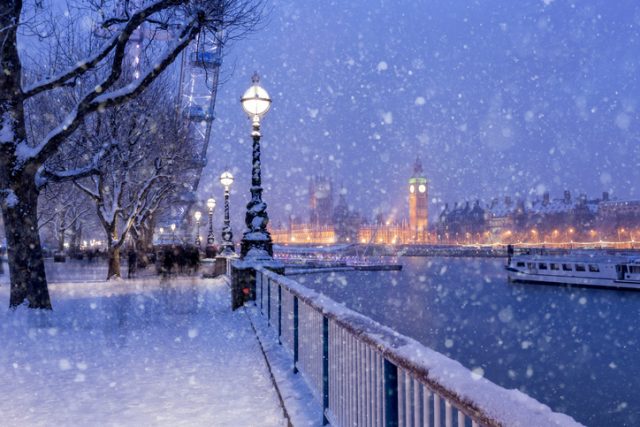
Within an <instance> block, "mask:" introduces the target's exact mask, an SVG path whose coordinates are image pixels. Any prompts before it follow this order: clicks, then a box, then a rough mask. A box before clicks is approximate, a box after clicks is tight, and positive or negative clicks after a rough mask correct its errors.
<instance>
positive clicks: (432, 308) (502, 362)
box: [295, 258, 640, 426]
mask: <svg viewBox="0 0 640 427" xmlns="http://www.w3.org/2000/svg"><path fill="white" fill-rule="evenodd" d="M503 263H504V261H503V260H497V259H480V258H477V259H475V258H474V259H470V258H466V259H460V258H441V259H434V258H403V264H404V269H403V271H400V272H340V273H330V274H315V275H308V276H295V280H297V281H299V282H303V283H305V284H307V285H309V286H311V287H313V288H314V289H317V290H319V291H321V292H323V293H325V294H327V295H329V296H331V297H332V298H333V299H335V300H337V301H340V302H345V303H346V304H347V306H348V307H350V308H352V309H354V310H356V311H359V312H361V313H363V314H365V315H367V316H370V317H372V318H373V319H375V320H377V321H379V322H381V323H383V324H385V325H388V326H390V327H392V328H394V329H396V330H397V331H399V332H400V333H403V334H405V335H408V336H410V337H412V338H414V339H416V340H418V341H420V342H422V343H423V344H425V345H427V346H429V347H431V348H433V349H435V350H437V351H439V352H441V353H443V354H446V355H447V356H449V357H451V358H453V359H456V360H458V361H460V362H461V363H462V364H463V365H465V366H467V367H468V368H471V369H476V368H480V369H482V370H483V371H484V374H485V376H486V377H487V378H489V379H490V380H492V381H494V382H496V383H498V384H500V385H502V386H503V387H506V388H518V389H520V390H522V391H524V392H526V393H528V394H530V395H531V396H533V397H535V398H536V399H538V400H540V401H542V402H544V403H546V404H548V405H549V406H551V407H552V408H553V409H554V410H556V411H559V412H564V413H567V414H569V415H571V416H573V417H574V418H575V419H576V420H578V421H580V422H582V423H584V424H586V425H591V426H635V425H640V396H639V394H638V390H640V356H639V355H638V349H639V348H640V331H639V329H638V321H639V320H640V292H633V291H615V290H600V289H583V288H568V287H563V286H543V285H531V284H511V283H508V282H507V280H506V275H505V274H504V271H503V270H502V265H503Z"/></svg>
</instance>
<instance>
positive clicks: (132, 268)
mask: <svg viewBox="0 0 640 427" xmlns="http://www.w3.org/2000/svg"><path fill="white" fill-rule="evenodd" d="M127 261H128V264H129V272H128V276H127V277H129V279H131V278H132V277H135V275H136V269H137V268H138V254H137V253H136V251H135V249H131V250H130V251H129V256H128V257H127Z"/></svg>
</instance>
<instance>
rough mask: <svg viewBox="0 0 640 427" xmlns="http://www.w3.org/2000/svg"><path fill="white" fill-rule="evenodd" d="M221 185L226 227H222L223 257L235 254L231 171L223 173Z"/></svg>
mask: <svg viewBox="0 0 640 427" xmlns="http://www.w3.org/2000/svg"><path fill="white" fill-rule="evenodd" d="M220 183H221V184H222V185H223V186H224V226H223V227H222V255H224V256H230V255H233V254H234V253H235V249H234V247H233V231H232V230H231V220H230V219H229V187H231V184H233V175H232V174H231V172H229V171H225V172H222V175H220Z"/></svg>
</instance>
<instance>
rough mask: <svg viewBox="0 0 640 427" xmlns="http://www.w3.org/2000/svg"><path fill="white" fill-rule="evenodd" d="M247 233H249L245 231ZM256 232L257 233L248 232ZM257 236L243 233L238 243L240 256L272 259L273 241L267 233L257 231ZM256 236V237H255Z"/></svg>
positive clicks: (243, 257)
mask: <svg viewBox="0 0 640 427" xmlns="http://www.w3.org/2000/svg"><path fill="white" fill-rule="evenodd" d="M247 234H249V233H247ZM250 234H258V233H250ZM259 234H260V235H259V236H249V237H247V235H246V234H245V236H244V237H243V238H242V243H241V245H240V258H242V259H247V258H248V259H255V260H272V259H273V242H272V241H271V236H270V235H269V234H268V233H259ZM255 237H258V238H255Z"/></svg>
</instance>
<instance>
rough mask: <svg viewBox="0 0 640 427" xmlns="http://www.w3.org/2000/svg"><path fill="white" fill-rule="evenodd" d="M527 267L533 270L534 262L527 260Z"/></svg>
mask: <svg viewBox="0 0 640 427" xmlns="http://www.w3.org/2000/svg"><path fill="white" fill-rule="evenodd" d="M527 268H528V269H529V270H533V269H534V268H536V264H535V263H533V262H528V263H527Z"/></svg>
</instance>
